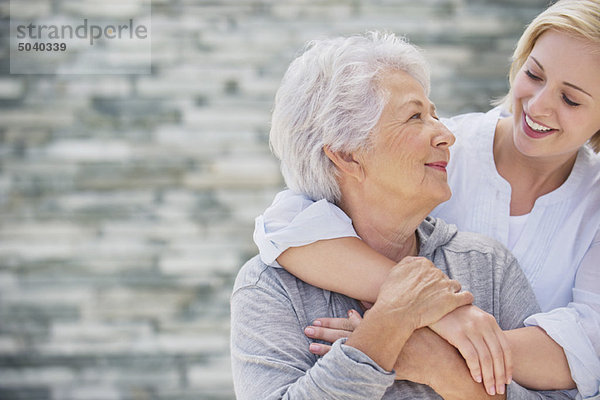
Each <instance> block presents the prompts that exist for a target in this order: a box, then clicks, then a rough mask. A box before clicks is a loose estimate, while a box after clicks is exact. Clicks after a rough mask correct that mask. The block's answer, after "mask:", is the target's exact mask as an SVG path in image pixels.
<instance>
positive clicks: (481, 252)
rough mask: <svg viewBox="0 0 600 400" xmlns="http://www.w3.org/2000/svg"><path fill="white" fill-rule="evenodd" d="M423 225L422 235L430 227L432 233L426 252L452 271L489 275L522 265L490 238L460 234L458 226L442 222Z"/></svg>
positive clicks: (428, 220) (432, 219)
mask: <svg viewBox="0 0 600 400" xmlns="http://www.w3.org/2000/svg"><path fill="white" fill-rule="evenodd" d="M422 225H423V227H422V228H421V230H422V232H424V231H425V229H424V227H426V226H428V225H429V226H430V228H429V229H430V230H431V231H430V233H429V238H427V239H426V242H425V247H428V249H427V250H426V251H427V252H428V253H430V254H431V257H432V258H433V259H436V260H442V259H443V260H444V263H445V264H447V266H448V268H449V269H450V270H460V271H462V272H461V273H464V272H465V271H466V270H471V271H472V273H476V274H485V273H489V271H490V269H491V270H498V271H503V270H506V269H507V268H509V267H511V266H512V265H513V264H515V265H518V263H517V262H516V258H515V257H514V255H513V254H512V253H511V252H510V251H509V250H508V249H507V248H506V247H505V246H504V245H503V244H502V243H500V242H499V241H497V240H495V239H492V238H490V237H488V236H485V235H482V234H479V233H473V232H466V231H458V229H457V228H456V226H455V225H453V224H448V223H446V222H445V221H444V220H442V219H439V218H431V217H429V218H428V219H427V220H426V221H424V224H422ZM426 234H427V232H425V235H426ZM485 271H488V272H485Z"/></svg>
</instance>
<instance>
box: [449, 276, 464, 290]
mask: <svg viewBox="0 0 600 400" xmlns="http://www.w3.org/2000/svg"><path fill="white" fill-rule="evenodd" d="M448 283H449V285H450V289H451V290H452V292H454V293H458V292H460V289H462V285H461V284H460V282H459V281H457V280H455V279H449V280H448Z"/></svg>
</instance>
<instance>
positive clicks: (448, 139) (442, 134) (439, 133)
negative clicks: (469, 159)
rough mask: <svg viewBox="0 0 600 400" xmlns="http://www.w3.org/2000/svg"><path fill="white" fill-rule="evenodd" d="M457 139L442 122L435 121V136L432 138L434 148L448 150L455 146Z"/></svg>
mask: <svg viewBox="0 0 600 400" xmlns="http://www.w3.org/2000/svg"><path fill="white" fill-rule="evenodd" d="M455 141H456V137H455V136H454V134H452V132H450V129H448V128H446V125H444V124H443V123H442V122H441V121H439V120H435V134H434V135H433V138H432V142H431V144H432V146H433V147H442V148H447V147H450V146H452V145H453V144H454V142H455Z"/></svg>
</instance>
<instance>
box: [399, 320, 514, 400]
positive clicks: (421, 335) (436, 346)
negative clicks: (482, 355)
mask: <svg viewBox="0 0 600 400" xmlns="http://www.w3.org/2000/svg"><path fill="white" fill-rule="evenodd" d="M396 370H397V377H398V378H399V379H406V380H410V381H413V382H417V383H421V384H424V385H428V386H430V387H431V388H432V389H433V390H435V391H436V392H437V393H438V394H439V395H440V396H442V397H443V398H444V399H445V400H463V399H476V400H477V399H504V398H506V397H505V395H496V396H490V395H488V394H487V393H486V391H485V388H484V387H483V384H481V383H477V382H475V381H474V380H473V379H472V378H471V375H470V373H469V369H468V368H467V365H466V363H465V361H464V359H463V358H462V357H461V356H460V354H459V353H458V351H457V350H456V349H455V348H454V347H453V346H452V345H450V344H449V343H448V342H446V341H445V340H444V339H443V338H441V337H440V336H438V335H437V334H436V333H435V332H433V331H431V329H429V328H422V329H418V330H417V331H415V332H414V334H413V335H412V336H411V337H410V338H409V340H408V341H407V343H406V344H405V346H404V348H403V349H402V352H401V353H400V356H399V358H398V361H397V364H396Z"/></svg>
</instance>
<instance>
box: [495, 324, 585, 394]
mask: <svg viewBox="0 0 600 400" xmlns="http://www.w3.org/2000/svg"><path fill="white" fill-rule="evenodd" d="M505 333H506V337H507V339H508V341H509V344H510V347H511V350H512V354H513V360H514V363H513V379H514V380H515V381H516V382H518V383H519V384H520V385H522V386H524V387H527V388H530V389H534V390H558V389H572V388H574V387H575V382H573V379H572V378H571V371H570V370H569V364H568V363H567V358H566V357H565V353H564V351H563V349H562V347H560V346H559V345H558V344H557V343H556V342H555V341H554V340H552V338H551V337H550V336H548V335H547V334H546V332H545V331H544V330H543V329H541V328H539V327H536V326H530V327H527V328H520V329H513V330H509V331H505Z"/></svg>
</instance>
